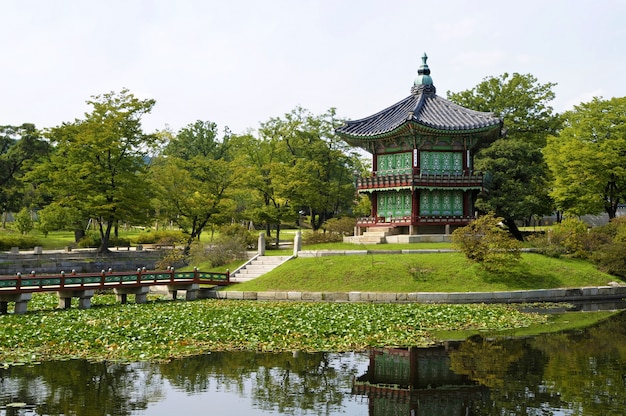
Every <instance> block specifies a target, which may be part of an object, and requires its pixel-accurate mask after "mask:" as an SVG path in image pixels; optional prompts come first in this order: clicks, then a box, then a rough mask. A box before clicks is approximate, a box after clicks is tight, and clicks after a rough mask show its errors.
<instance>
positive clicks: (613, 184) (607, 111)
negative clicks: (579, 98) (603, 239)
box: [545, 97, 626, 218]
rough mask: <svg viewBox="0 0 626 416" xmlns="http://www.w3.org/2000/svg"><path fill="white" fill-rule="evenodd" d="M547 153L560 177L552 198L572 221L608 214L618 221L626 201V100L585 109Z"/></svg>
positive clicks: (570, 116)
mask: <svg viewBox="0 0 626 416" xmlns="http://www.w3.org/2000/svg"><path fill="white" fill-rule="evenodd" d="M564 120H565V127H564V128H563V130H562V131H561V133H560V134H559V135H558V136H552V137H550V138H549V139H548V144H547V146H546V149H545V154H546V160H547V162H548V166H549V167H550V170H551V172H552V175H553V176H554V182H553V188H552V192H551V195H552V197H553V198H554V200H555V202H556V204H557V206H558V207H559V208H560V209H562V210H563V211H565V212H566V213H569V214H572V215H584V214H598V213H600V212H602V211H605V212H606V213H607V214H608V215H609V218H615V214H616V212H617V207H618V205H619V204H620V203H622V202H623V201H624V200H626V97H621V98H611V99H610V100H603V99H601V98H597V97H596V98H594V99H593V100H592V101H590V102H588V103H581V104H580V105H578V106H575V107H574V110H573V111H569V112H567V113H565V115H564Z"/></svg>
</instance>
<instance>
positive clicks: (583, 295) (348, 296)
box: [202, 286, 626, 304]
mask: <svg viewBox="0 0 626 416" xmlns="http://www.w3.org/2000/svg"><path fill="white" fill-rule="evenodd" d="M202 297H205V298H215V299H238V300H265V301H304V302H369V303H412V302H413V303H439V304H444V303H532V302H557V303H559V302H589V301H604V300H622V299H625V298H626V286H601V287H582V288H570V289H541V290H520V291H510V292H449V293H448V292H413V293H386V292H296V291H293V292H281V291H276V292H241V291H231V290H228V291H220V290H217V291H216V290H210V291H205V292H204V293H203V296H202Z"/></svg>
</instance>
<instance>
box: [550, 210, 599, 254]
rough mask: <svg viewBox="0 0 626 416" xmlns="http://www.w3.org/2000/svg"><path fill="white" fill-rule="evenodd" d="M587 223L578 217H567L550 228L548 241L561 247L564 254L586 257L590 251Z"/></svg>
mask: <svg viewBox="0 0 626 416" xmlns="http://www.w3.org/2000/svg"><path fill="white" fill-rule="evenodd" d="M587 228H588V227H587V224H586V223H585V222H584V221H582V220H580V219H578V218H566V219H564V220H563V221H562V222H561V223H560V224H555V225H554V226H553V227H552V228H551V229H550V230H548V242H549V244H551V245H555V246H558V247H559V251H562V253H563V254H571V255H573V256H574V257H581V258H586V257H587V254H588V252H587V251H586V250H585V247H586V246H588V245H589V244H588V242H589V239H588V236H587Z"/></svg>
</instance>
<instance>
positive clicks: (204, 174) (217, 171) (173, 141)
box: [152, 121, 239, 254]
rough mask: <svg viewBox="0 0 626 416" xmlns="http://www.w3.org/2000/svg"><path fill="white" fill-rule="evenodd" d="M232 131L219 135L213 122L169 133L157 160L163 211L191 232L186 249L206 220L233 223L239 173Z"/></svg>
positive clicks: (155, 171)
mask: <svg viewBox="0 0 626 416" xmlns="http://www.w3.org/2000/svg"><path fill="white" fill-rule="evenodd" d="M229 141H230V133H229V132H228V129H226V132H225V134H224V137H223V138H221V139H220V138H218V137H217V126H216V125H215V123H211V122H208V121H206V122H203V121H197V122H196V123H193V124H190V125H188V126H186V127H184V128H182V129H181V130H180V131H179V132H178V134H177V135H176V136H175V137H171V138H170V141H169V143H168V144H167V145H166V147H165V149H164V152H163V153H164V155H163V157H161V158H159V160H158V161H157V162H155V164H154V166H153V169H152V181H153V184H154V187H155V190H156V192H157V199H156V203H157V204H158V205H159V209H160V211H161V215H164V216H166V217H167V218H169V219H170V220H171V221H174V222H175V223H176V224H177V225H178V226H179V227H180V228H181V229H182V230H183V232H184V233H185V234H187V235H188V239H187V243H186V244H185V248H184V253H185V254H187V253H189V250H190V248H191V244H192V243H193V241H194V240H196V239H198V238H199V237H200V234H201V233H202V231H203V230H204V229H205V227H206V226H207V225H208V224H220V223H224V222H227V221H229V220H230V219H231V218H232V212H233V211H234V207H233V204H234V203H233V201H232V199H231V194H232V190H233V188H234V187H235V185H236V183H237V181H238V177H239V173H238V169H237V165H236V164H235V163H233V162H232V160H231V157H230V154H229V146H230V144H229Z"/></svg>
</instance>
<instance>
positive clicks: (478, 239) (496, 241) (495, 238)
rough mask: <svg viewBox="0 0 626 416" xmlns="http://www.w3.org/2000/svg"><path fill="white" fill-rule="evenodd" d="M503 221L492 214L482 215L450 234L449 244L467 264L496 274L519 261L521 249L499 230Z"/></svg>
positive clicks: (505, 232)
mask: <svg viewBox="0 0 626 416" xmlns="http://www.w3.org/2000/svg"><path fill="white" fill-rule="evenodd" d="M501 223H502V218H499V217H496V216H495V215H494V214H493V213H489V214H486V215H483V216H481V217H479V218H477V219H476V220H474V221H472V222H471V223H470V224H469V225H467V226H465V227H462V228H457V229H456V230H454V232H453V233H452V243H453V244H454V245H455V246H456V247H458V248H459V249H460V250H461V251H462V252H463V253H464V254H465V257H467V258H468V259H469V260H470V261H473V262H476V263H479V264H480V265H481V266H483V267H484V268H485V269H487V270H491V271H498V270H503V269H505V268H508V267H510V266H512V265H514V264H516V263H517V262H518V261H519V260H520V259H521V245H520V243H519V241H517V240H514V239H513V238H511V236H510V235H509V233H508V232H507V231H506V230H504V229H502V228H501V226H500V224H501Z"/></svg>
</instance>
